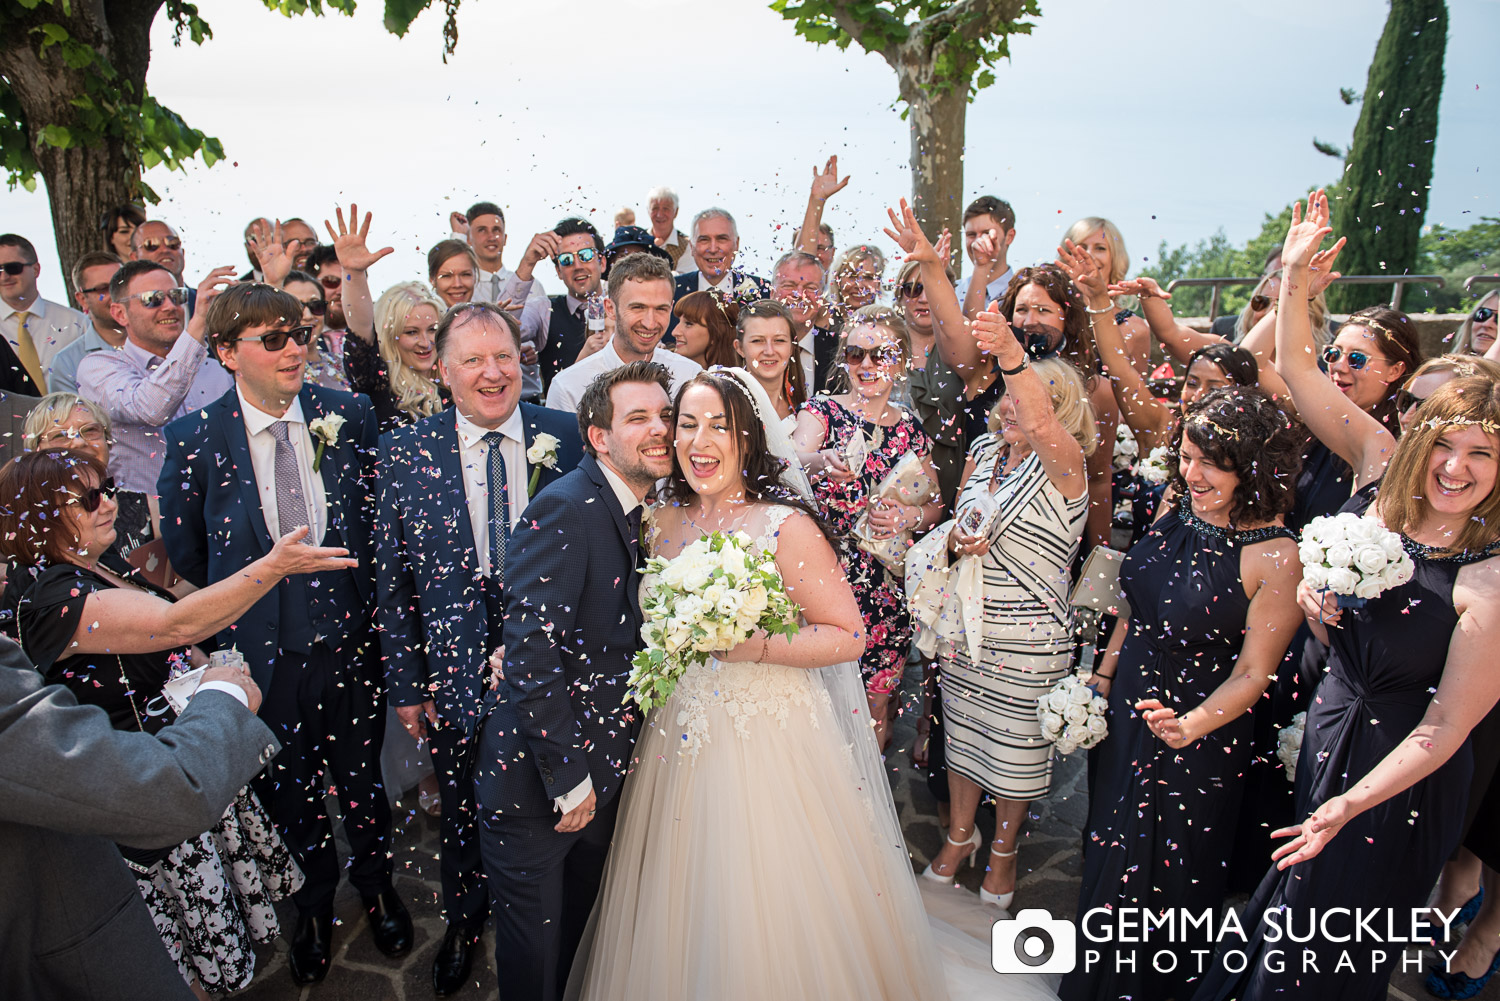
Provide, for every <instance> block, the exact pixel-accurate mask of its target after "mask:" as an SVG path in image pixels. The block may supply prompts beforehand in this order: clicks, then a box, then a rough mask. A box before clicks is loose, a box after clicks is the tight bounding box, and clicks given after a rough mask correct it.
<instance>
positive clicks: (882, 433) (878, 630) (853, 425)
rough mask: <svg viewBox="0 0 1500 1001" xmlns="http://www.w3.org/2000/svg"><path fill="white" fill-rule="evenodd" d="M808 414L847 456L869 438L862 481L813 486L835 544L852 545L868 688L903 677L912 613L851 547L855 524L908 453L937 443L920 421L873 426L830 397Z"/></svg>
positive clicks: (893, 580) (849, 557)
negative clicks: (885, 678) (883, 674)
mask: <svg viewBox="0 0 1500 1001" xmlns="http://www.w3.org/2000/svg"><path fill="white" fill-rule="evenodd" d="M807 411H808V412H809V413H812V414H813V415H814V416H816V417H817V418H818V422H819V423H820V424H822V425H823V448H833V449H837V450H838V451H839V452H841V453H842V452H844V451H845V449H846V446H847V445H848V444H849V440H850V439H851V438H853V437H854V435H855V434H856V433H859V434H863V435H864V436H865V452H866V457H865V465H864V468H863V469H862V470H860V471H859V473H860V476H859V479H857V480H849V481H847V482H839V481H836V480H833V479H831V478H827V477H824V478H822V479H820V480H818V482H817V483H815V484H814V485H813V494H814V496H815V497H816V498H817V501H818V504H819V506H820V508H821V510H822V514H823V517H824V518H826V519H827V520H828V522H829V524H830V525H831V526H832V528H833V534H834V537H835V538H838V539H843V540H846V542H845V547H844V548H845V552H843V553H842V554H840V556H839V561H840V562H841V563H842V564H843V566H844V573H845V574H847V575H848V577H849V585H850V586H851V587H852V588H853V589H854V596H855V598H857V599H858V600H859V610H860V614H861V615H862V616H863V617H864V620H865V630H866V637H867V639H866V643H865V655H864V657H862V658H861V659H860V662H859V670H860V674H862V675H863V676H864V679H865V682H866V684H868V683H869V681H870V679H871V678H872V677H874V676H875V674H876V673H878V672H880V671H883V670H886V669H890V670H893V671H895V672H896V677H897V678H899V677H900V676H901V671H902V668H903V667H904V666H905V664H906V655H907V651H908V649H909V648H910V646H911V637H912V624H911V613H910V611H908V609H907V607H906V587H905V585H904V584H903V583H902V580H901V578H900V577H897V576H896V575H894V574H892V573H891V572H890V571H888V570H886V568H885V567H884V566H883V565H882V564H881V562H880V561H879V560H877V559H876V558H875V557H874V556H871V555H870V554H869V553H867V552H865V551H864V550H863V549H860V548H859V547H857V546H855V545H854V544H853V542H850V541H847V540H850V539H852V538H853V535H854V523H855V522H856V521H858V520H859V516H860V515H861V514H863V513H864V510H865V507H866V503H867V498H868V497H869V495H870V492H871V491H872V490H874V489H875V487H876V486H878V485H879V484H880V481H881V480H882V479H884V478H885V476H886V474H888V473H889V472H890V471H891V470H892V469H894V468H895V466H896V463H897V462H898V461H900V459H901V457H902V456H903V455H905V454H906V453H908V452H912V453H915V454H916V455H917V456H919V457H921V458H924V459H925V458H927V457H928V456H930V455H931V454H932V439H931V438H930V437H928V435H927V432H926V431H924V430H922V425H921V424H920V423H919V422H918V421H917V419H916V417H914V416H912V414H911V413H910V412H908V411H905V410H898V411H897V412H898V413H899V414H900V419H899V420H897V421H896V423H895V424H892V425H890V426H885V425H880V424H873V423H871V422H870V421H867V420H864V419H863V418H861V417H860V416H859V415H857V414H854V413H852V412H851V411H849V410H848V409H846V408H845V407H843V406H842V405H841V404H839V403H837V402H835V401H834V400H833V399H831V398H830V397H827V396H818V397H814V398H813V399H811V400H809V401H807Z"/></svg>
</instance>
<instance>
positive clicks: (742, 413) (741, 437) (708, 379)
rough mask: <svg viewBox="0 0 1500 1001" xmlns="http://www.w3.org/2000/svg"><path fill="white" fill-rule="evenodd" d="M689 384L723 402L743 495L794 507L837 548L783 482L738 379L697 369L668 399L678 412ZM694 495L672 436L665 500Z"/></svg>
mask: <svg viewBox="0 0 1500 1001" xmlns="http://www.w3.org/2000/svg"><path fill="white" fill-rule="evenodd" d="M793 361H794V362H795V359H793ZM693 386H707V387H708V388H710V389H712V390H713V391H714V392H716V393H718V394H719V399H721V400H723V401H724V419H725V422H726V423H727V424H728V425H729V433H730V434H731V435H733V436H734V438H735V439H736V440H737V441H738V442H739V443H740V464H741V468H740V481H741V482H742V483H743V484H744V486H745V496H746V497H748V498H750V499H751V500H758V501H763V502H765V503H770V504H785V505H786V506H787V507H793V508H796V509H797V510H798V511H801V512H802V513H803V514H805V515H807V516H808V517H809V518H811V519H812V520H813V522H814V524H816V525H817V526H818V530H819V531H820V532H822V533H823V535H824V536H825V537H826V538H827V539H828V541H829V542H830V543H832V545H833V547H834V550H835V551H838V550H839V542H838V538H837V536H835V535H834V533H833V531H832V529H831V528H830V527H829V525H828V523H827V522H826V521H825V520H824V518H823V516H822V515H821V514H820V513H819V512H818V511H816V510H814V509H813V508H812V507H811V506H809V505H808V503H807V502H806V501H804V500H803V499H802V498H801V497H800V496H799V495H798V493H797V491H796V490H794V489H792V487H791V485H790V484H789V483H787V481H786V479H785V477H784V476H783V474H784V473H785V472H786V468H787V464H786V463H785V462H784V461H782V460H781V459H779V458H777V457H776V456H774V455H772V454H771V447H770V445H769V444H768V443H767V442H766V428H765V425H764V424H762V423H761V419H760V417H759V415H757V414H756V412H755V404H754V403H753V402H752V401H751V399H750V394H749V393H747V392H746V391H745V387H744V386H742V385H740V383H739V380H738V379H736V378H735V377H734V376H732V375H721V374H720V373H718V372H715V371H713V370H709V371H705V372H699V373H698V374H697V375H695V376H693V377H692V378H691V379H690V380H688V381H687V382H685V383H683V384H682V386H681V387H680V388H678V390H677V398H676V399H675V400H673V401H672V404H673V409H674V410H675V411H676V412H677V413H681V412H682V398H683V396H684V395H686V393H687V391H688V390H689V389H690V388H692V387H693ZM769 416H770V419H771V420H778V419H779V418H778V417H777V416H776V415H775V414H771V415H769ZM694 496H695V494H694V493H693V488H692V486H691V485H690V484H689V483H688V481H687V477H686V476H685V475H683V472H682V464H681V463H680V462H678V460H677V448H676V444H675V435H674V444H673V447H672V474H671V475H670V476H668V477H667V489H666V499H667V500H668V501H670V502H672V503H674V504H681V503H684V502H685V501H688V500H690V499H691V498H692V497H694Z"/></svg>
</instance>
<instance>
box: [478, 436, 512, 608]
mask: <svg viewBox="0 0 1500 1001" xmlns="http://www.w3.org/2000/svg"><path fill="white" fill-rule="evenodd" d="M504 440H505V436H504V435H502V434H501V433H500V432H499V431H491V432H490V433H489V434H487V435H485V436H484V443H485V444H486V445H488V446H489V447H490V483H489V493H490V576H491V577H492V578H494V580H495V583H496V584H499V583H501V582H502V581H504V579H505V544H506V543H507V542H509V541H510V484H509V480H507V478H506V475H505V456H503V455H501V454H500V442H502V441H504Z"/></svg>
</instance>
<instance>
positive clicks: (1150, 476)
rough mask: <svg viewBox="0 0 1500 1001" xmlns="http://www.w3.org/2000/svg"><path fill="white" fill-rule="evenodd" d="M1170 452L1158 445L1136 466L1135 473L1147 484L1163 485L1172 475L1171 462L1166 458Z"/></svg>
mask: <svg viewBox="0 0 1500 1001" xmlns="http://www.w3.org/2000/svg"><path fill="white" fill-rule="evenodd" d="M1171 452H1172V450H1171V449H1170V448H1168V447H1167V446H1166V445H1158V446H1156V447H1155V448H1153V449H1152V450H1151V454H1150V455H1148V456H1146V457H1145V458H1144V459H1142V460H1141V461H1140V462H1139V463H1137V464H1136V467H1135V471H1136V473H1137V475H1139V476H1140V478H1141V479H1143V480H1145V481H1146V482H1147V483H1165V482H1167V480H1168V479H1169V478H1170V477H1171V475H1172V461H1171V459H1169V458H1168V456H1169V455H1171Z"/></svg>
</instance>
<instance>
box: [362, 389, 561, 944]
mask: <svg viewBox="0 0 1500 1001" xmlns="http://www.w3.org/2000/svg"><path fill="white" fill-rule="evenodd" d="M520 407H521V421H522V423H523V425H524V426H525V444H526V447H527V448H530V447H531V444H532V442H533V441H534V440H535V438H536V436H537V435H538V434H541V433H545V434H550V435H552V436H553V437H555V438H556V439H558V447H557V468H556V469H551V468H548V467H547V466H538V467H536V468H537V471H538V475H537V487H538V490H539V491H540V490H541V489H542V488H544V487H546V486H548V485H549V484H551V483H552V482H553V481H554V480H556V479H558V478H559V477H561V476H563V475H564V474H565V473H567V472H568V471H569V470H571V469H572V468H573V467H575V466H577V465H578V460H579V459H580V458H581V457H582V456H583V444H582V442H581V441H580V440H579V437H578V419H577V418H576V417H574V416H573V415H572V414H567V413H561V412H559V411H556V410H546V409H544V408H542V407H534V406H532V405H531V404H529V403H522V404H521V405H520ZM456 414H457V410H455V409H454V408H452V407H450V408H448V409H447V410H444V411H442V412H441V413H438V414H434V415H433V416H431V417H428V418H426V419H425V420H422V421H418V422H417V423H416V424H412V425H409V426H407V427H403V428H398V429H397V430H395V431H392V432H390V433H389V434H387V435H385V436H384V437H383V438H381V452H380V514H379V518H378V523H379V524H378V528H377V535H376V543H375V544H376V551H377V552H378V554H379V558H378V560H377V564H378V565H377V567H376V582H377V585H378V587H377V590H378V595H377V601H378V606H377V616H378V619H379V623H380V649H381V653H382V654H383V656H384V660H385V678H386V687H387V691H388V697H389V699H390V703H391V704H392V705H395V706H419V705H421V704H422V703H423V702H425V701H427V700H428V699H431V700H433V702H434V703H436V705H437V711H438V718H439V720H440V723H439V725H438V726H437V727H436V728H434V729H430V730H429V731H428V738H429V740H430V746H431V748H432V760H433V765H434V766H435V767H436V769H437V774H438V782H439V791H440V794H441V796H442V801H443V817H442V830H443V850H442V866H441V872H442V882H443V911H444V915H445V917H446V918H447V920H448V923H449V924H450V925H463V926H465V927H468V928H471V929H476V926H478V925H482V924H483V922H484V917H485V914H486V911H487V905H488V903H489V900H488V897H487V895H486V893H485V888H484V881H483V880H482V879H481V878H480V874H481V871H482V870H481V867H480V861H479V831H478V823H477V821H476V817H475V813H474V776H473V775H472V774H471V772H470V770H469V768H470V765H471V763H472V757H473V756H472V755H470V754H468V753H467V751H468V741H469V740H470V739H471V738H472V737H473V736H474V732H475V729H476V727H477V725H478V720H479V714H480V710H481V709H482V707H483V705H484V691H485V683H486V681H488V679H489V673H490V672H489V664H488V663H487V660H488V657H489V655H490V652H491V651H492V650H493V649H494V648H495V647H496V646H499V644H500V641H499V638H498V637H499V633H500V615H499V614H498V613H497V614H491V613H490V611H489V610H490V609H491V608H498V607H499V604H500V594H499V591H500V590H502V589H497V588H494V587H493V585H492V584H491V581H490V578H488V577H486V576H484V574H483V572H482V570H481V568H480V567H479V566H477V565H476V564H475V559H474V553H475V549H474V529H473V525H472V523H471V521H470V518H469V506H470V503H471V502H470V500H469V498H468V496H467V495H466V493H465V491H464V471H463V466H462V459H461V456H460V450H459V440H458V428H457V426H456ZM528 465H529V464H528ZM530 472H531V470H530V469H529V468H528V469H527V470H526V472H525V475H526V477H527V480H528V481H529V479H530ZM520 474H521V471H520V470H517V471H516V475H520ZM513 558H514V557H512V559H513ZM505 576H506V577H509V576H510V574H509V568H507V572H506V574H505ZM476 930H477V929H476Z"/></svg>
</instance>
